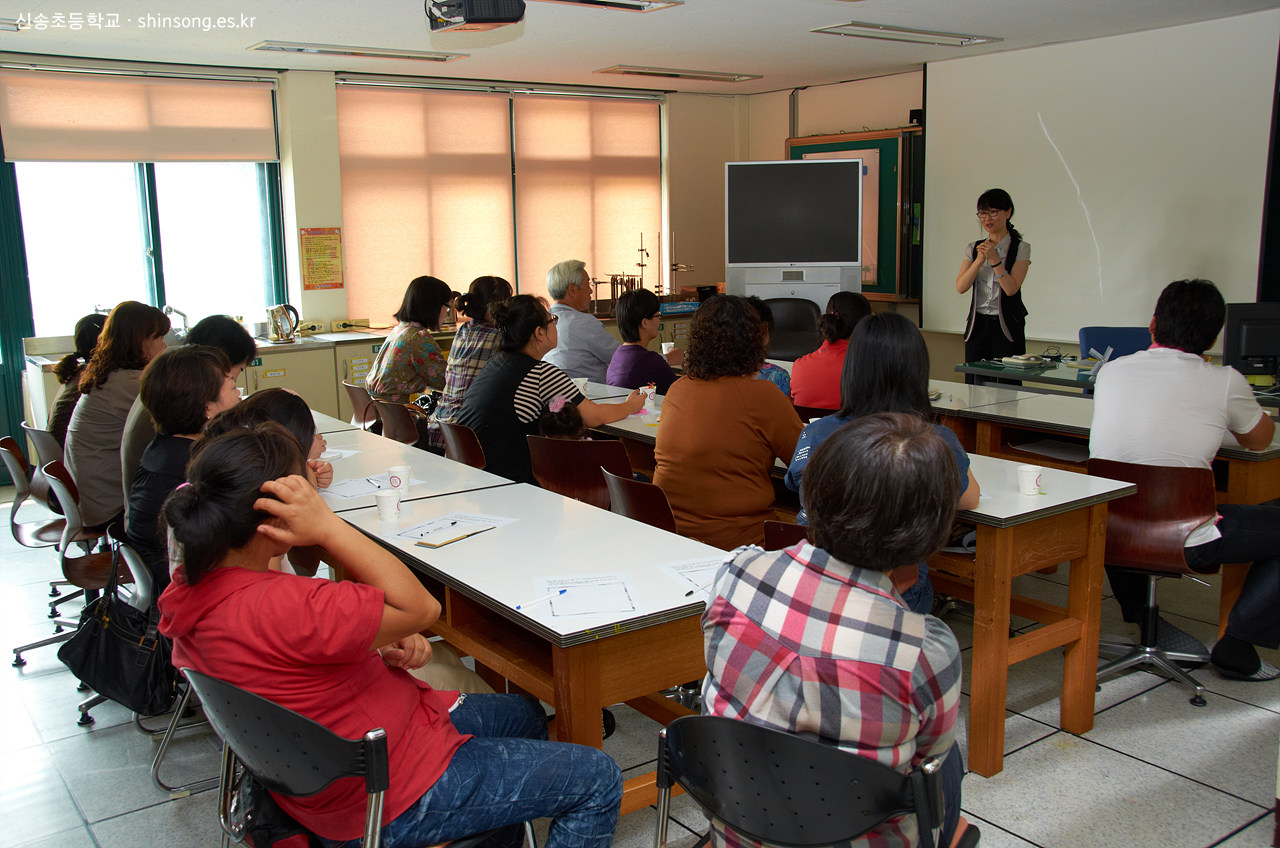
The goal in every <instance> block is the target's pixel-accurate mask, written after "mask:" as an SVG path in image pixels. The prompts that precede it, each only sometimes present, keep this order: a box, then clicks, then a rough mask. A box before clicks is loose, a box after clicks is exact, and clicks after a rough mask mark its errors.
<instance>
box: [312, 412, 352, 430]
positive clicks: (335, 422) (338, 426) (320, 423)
mask: <svg viewBox="0 0 1280 848" xmlns="http://www.w3.org/2000/svg"><path fill="white" fill-rule="evenodd" d="M311 417H312V419H314V420H315V422H316V432H317V433H319V434H320V435H322V436H327V435H329V434H330V433H341V432H344V431H347V430H359V429H360V428H359V427H357V426H356V425H354V424H351V423H350V422H347V421H343V420H342V419H341V418H334V417H333V416H332V415H325V414H324V413H323V412H316V411H315V410H314V409H313V410H311Z"/></svg>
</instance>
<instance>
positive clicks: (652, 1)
mask: <svg viewBox="0 0 1280 848" xmlns="http://www.w3.org/2000/svg"><path fill="white" fill-rule="evenodd" d="M541 2H543V3H561V4H563V5H565V6H593V7H595V8H597V9H622V10H623V11H627V12H657V11H660V10H662V9H670V8H671V7H672V6H683V5H684V0H541Z"/></svg>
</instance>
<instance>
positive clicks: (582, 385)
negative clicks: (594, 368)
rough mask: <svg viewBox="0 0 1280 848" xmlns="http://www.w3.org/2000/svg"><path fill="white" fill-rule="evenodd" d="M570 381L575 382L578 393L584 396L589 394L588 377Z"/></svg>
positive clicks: (574, 378) (573, 378)
mask: <svg viewBox="0 0 1280 848" xmlns="http://www.w3.org/2000/svg"><path fill="white" fill-rule="evenodd" d="M569 379H571V380H573V385H574V387H575V388H577V390H578V391H580V392H582V393H583V394H584V395H585V394H586V393H587V378H586V377H570V378H569Z"/></svg>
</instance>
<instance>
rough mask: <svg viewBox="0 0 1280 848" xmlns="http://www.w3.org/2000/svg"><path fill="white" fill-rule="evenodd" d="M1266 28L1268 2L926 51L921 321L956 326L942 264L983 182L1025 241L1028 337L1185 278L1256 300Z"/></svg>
mask: <svg viewBox="0 0 1280 848" xmlns="http://www.w3.org/2000/svg"><path fill="white" fill-rule="evenodd" d="M1278 42H1280V10H1269V11H1266V12H1259V13H1255V14H1250V15H1241V16H1238V17H1234V18H1226V19H1223V20H1217V21H1210V22H1207V23H1200V24H1190V25H1187V26H1180V27H1171V28H1168V29H1163V30H1154V31H1151V32H1144V33H1135V34H1132V35H1124V36H1114V37H1110V38H1100V39H1095V40H1092V41H1084V42H1076V43H1072V44H1061V45H1053V46H1049V47H1041V48H1035V49H1029V50H1021V51H1011V52H1008V53H1001V54H993V55H988V56H978V57H973V58H967V59H952V60H948V61H945V62H934V63H930V64H929V65H928V67H927V71H926V103H925V116H926V127H925V145H926V147H925V216H924V233H925V238H924V303H923V313H922V318H923V324H924V327H925V329H929V330H937V331H943V332H962V331H963V329H964V319H965V315H966V313H967V310H968V306H969V295H968V294H967V293H966V294H964V295H960V294H957V293H956V290H955V278H956V273H957V272H958V271H959V268H960V262H961V259H962V256H963V251H964V247H965V245H966V244H967V243H968V242H972V241H974V240H975V239H977V238H979V237H981V236H982V231H981V228H980V227H979V226H978V223H977V219H976V218H975V217H974V211H975V210H974V206H975V204H976V202H977V199H978V195H979V194H981V193H982V192H983V191H984V190H986V189H988V188H992V187H996V186H998V187H1001V188H1004V189H1006V190H1007V191H1008V192H1009V193H1010V195H1012V197H1013V201H1014V205H1015V207H1016V213H1015V215H1014V218H1013V220H1014V223H1015V224H1016V225H1017V226H1018V229H1019V231H1020V232H1021V233H1022V235H1023V237H1024V238H1025V239H1026V240H1027V241H1029V242H1030V243H1031V245H1032V256H1031V259H1032V261H1031V268H1030V271H1029V273H1028V275H1027V280H1026V282H1025V284H1024V286H1023V289H1022V291H1023V297H1024V300H1025V302H1026V305H1027V309H1028V310H1029V312H1030V314H1029V316H1028V319H1027V336H1028V338H1034V339H1044V340H1054V341H1071V342H1074V341H1075V340H1076V333H1077V331H1078V329H1079V328H1080V327H1081V326H1087V325H1090V324H1103V325H1112V326H1146V324H1147V323H1148V322H1149V321H1150V319H1151V313H1152V310H1153V308H1154V306H1155V300H1156V297H1157V295H1158V294H1159V293H1160V290H1161V289H1163V288H1164V286H1165V285H1167V284H1168V283H1169V282H1171V281H1173V280H1177V279H1183V278H1186V277H1203V278H1206V279H1209V280H1213V281H1214V282H1215V283H1217V285H1218V287H1219V288H1220V289H1221V290H1222V292H1223V295H1224V296H1225V297H1226V299H1227V301H1228V302H1232V301H1254V300H1256V299H1257V282H1258V251H1259V247H1260V243H1261V227H1262V207H1263V189H1264V183H1265V179H1266V172H1267V152H1268V139H1269V136H1270V131H1271V108H1272V101H1273V98H1274V91H1275V84H1276V52H1277V43H1278ZM993 92H994V93H993Z"/></svg>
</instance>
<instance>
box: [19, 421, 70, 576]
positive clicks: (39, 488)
mask: <svg viewBox="0 0 1280 848" xmlns="http://www.w3.org/2000/svg"><path fill="white" fill-rule="evenodd" d="M19 426H21V427H22V432H23V433H25V434H26V437H27V441H29V442H31V444H32V446H33V447H34V448H35V462H33V463H32V467H33V470H32V472H31V492H32V494H33V496H34V497H35V498H36V499H37V500H39V501H41V502H42V503H44V504H45V506H47V507H49V509H51V510H53V511H54V512H56V513H57V514H58V515H61V514H62V506H61V505H60V504H59V503H58V499H57V498H55V497H53V496H52V493H51V492H50V491H49V483H48V481H47V480H46V479H45V476H44V467H45V466H46V465H48V464H49V463H50V462H53V461H54V460H55V459H56V460H57V461H58V462H62V445H60V444H58V440H57V439H55V438H54V437H53V434H52V433H50V432H49V431H48V430H41V429H40V428H39V427H32V426H31V425H30V424H28V423H27V422H25V421H23V422H22V424H20V425H19ZM52 597H56V595H54V596H52Z"/></svg>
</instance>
